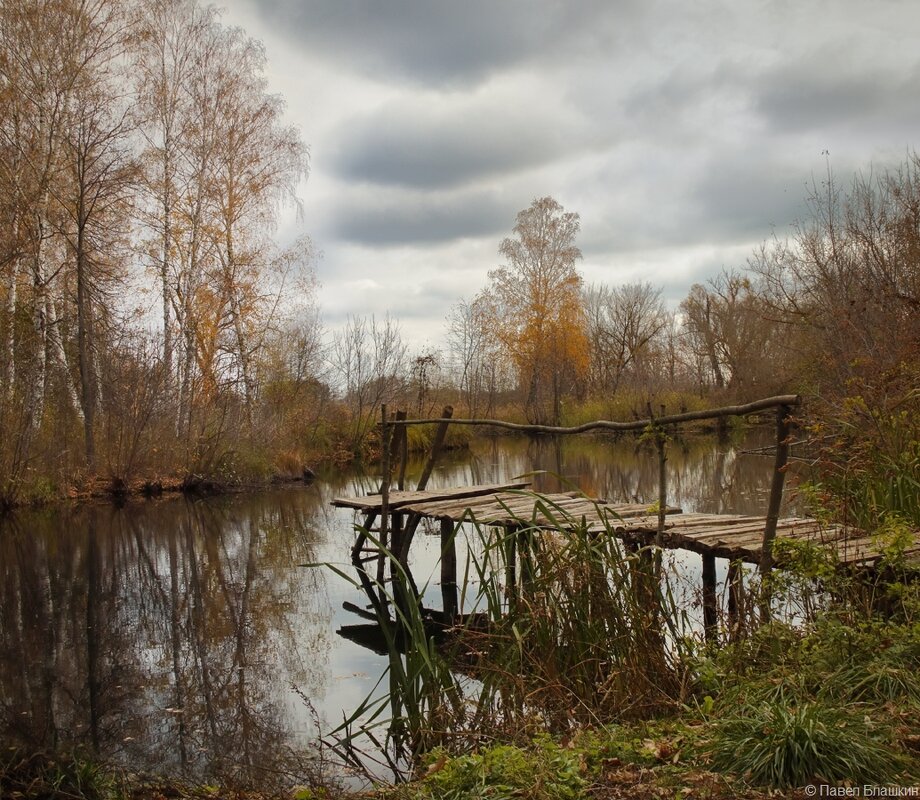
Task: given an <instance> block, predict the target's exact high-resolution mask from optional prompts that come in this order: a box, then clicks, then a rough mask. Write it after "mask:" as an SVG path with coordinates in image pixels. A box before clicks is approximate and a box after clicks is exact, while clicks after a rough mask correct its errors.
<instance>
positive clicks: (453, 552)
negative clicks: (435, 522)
mask: <svg viewBox="0 0 920 800" xmlns="http://www.w3.org/2000/svg"><path fill="white" fill-rule="evenodd" d="M456 536H457V533H456V530H455V529H454V523H453V521H452V520H451V519H450V517H443V518H442V519H441V597H442V599H443V605H444V622H445V623H447V624H449V625H452V624H453V622H454V619H455V618H456V616H457V542H456Z"/></svg>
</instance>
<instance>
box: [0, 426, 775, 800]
mask: <svg viewBox="0 0 920 800" xmlns="http://www.w3.org/2000/svg"><path fill="white" fill-rule="evenodd" d="M771 438H772V430H769V429H767V430H753V431H750V432H748V433H747V434H746V435H745V436H744V437H743V438H741V439H739V440H732V441H730V442H729V441H722V442H719V441H717V440H716V439H715V438H687V439H684V440H677V441H675V442H673V443H672V444H671V446H670V455H669V460H668V471H669V478H668V482H669V493H668V499H669V502H670V503H672V504H677V505H680V506H682V507H683V509H684V510H685V511H705V512H734V513H752V514H762V513H763V512H764V510H765V507H766V499H767V493H768V489H769V482H770V473H771V467H772V454H768V455H767V456H764V455H763V454H757V453H750V452H746V451H749V450H754V449H756V448H759V447H762V446H764V445H769V444H770V443H771ZM415 468H416V473H417V472H420V464H416V465H415ZM534 470H545V471H546V473H545V474H538V475H535V476H534V486H535V488H536V489H538V490H544V491H556V490H560V489H568V488H572V487H576V488H580V489H582V490H584V491H585V492H586V493H588V494H590V495H593V496H596V497H602V498H608V499H611V500H624V501H625V500H632V499H634V498H636V499H638V500H639V501H641V502H646V501H647V502H653V501H654V500H655V499H656V498H657V463H656V460H655V456H654V454H653V452H652V451H651V450H650V449H648V448H647V447H644V446H639V445H638V444H637V443H636V441H635V440H624V441H621V442H618V443H615V444H614V443H611V442H604V441H600V440H597V439H591V438H570V439H567V440H563V441H561V442H559V441H552V440H548V439H544V440H537V441H529V440H525V439H512V438H497V439H481V440H478V441H476V442H474V444H473V447H472V449H471V450H470V451H469V452H462V453H452V454H449V456H447V457H445V459H444V461H443V463H442V465H441V466H440V467H439V468H437V469H436V470H435V473H434V475H433V476H432V479H431V482H430V484H429V488H437V487H446V486H460V485H465V484H472V483H493V482H501V481H505V480H508V479H510V478H512V477H514V476H517V475H521V474H524V473H529V472H532V471H534ZM410 472H411V466H410ZM377 482H378V478H377V477H376V476H373V475H370V474H366V473H359V472H356V471H353V472H350V473H343V474H329V475H326V476H324V477H323V478H321V479H320V480H318V481H317V482H316V483H315V484H314V485H312V486H310V487H300V488H296V489H295V488H289V489H283V490H276V491H266V492H260V493H254V494H245V495H232V496H223V497H214V498H206V499H188V498H175V499H169V500H160V501H150V502H133V503H129V504H128V505H126V506H125V507H123V508H115V507H113V506H107V505H88V506H79V507H67V506H62V507H59V508H54V509H51V510H44V511H41V512H28V513H25V512H24V513H18V514H16V515H14V516H12V517H7V518H5V519H3V520H0V643H2V649H0V741H3V742H9V743H15V744H23V745H25V746H27V747H29V748H34V749H43V750H69V749H72V748H74V747H80V748H84V749H86V750H88V751H95V752H97V753H98V754H99V755H100V756H102V757H103V758H106V759H109V760H113V761H115V762H118V763H123V764H125V765H127V766H129V767H130V768H131V769H133V770H149V771H155V772H159V773H170V774H173V775H184V776H187V777H189V778H193V779H196V780H205V779H208V778H221V779H223V780H228V779H233V778H235V779H237V780H241V781H256V782H258V783H260V784H263V785H265V784H267V783H273V782H276V781H277V782H282V783H283V782H287V781H291V782H296V781H297V780H298V779H302V778H303V776H304V775H305V774H309V769H310V767H309V765H308V761H309V758H310V756H311V755H312V754H311V749H312V748H311V745H312V743H314V742H315V741H316V739H317V736H318V734H319V733H321V732H322V733H325V732H328V731H329V730H330V729H331V728H333V727H335V726H336V725H337V724H338V723H339V722H341V720H342V718H343V713H345V714H347V713H350V711H351V710H352V709H354V708H356V707H357V706H358V705H359V704H360V702H361V701H362V700H363V699H364V698H365V697H366V696H367V695H368V693H369V692H371V691H372V690H373V689H374V687H375V685H376V684H377V681H378V680H379V678H380V676H381V674H382V673H383V670H384V668H385V666H386V659H385V658H383V657H380V656H378V655H376V654H374V653H373V652H371V651H369V650H367V649H364V648H362V647H360V646H358V645H356V644H354V643H352V642H350V641H348V640H346V639H344V638H342V637H340V636H337V635H336V630H337V628H339V627H340V626H341V625H343V624H349V623H354V622H359V621H360V620H358V619H356V617H355V616H354V615H353V614H352V613H349V612H348V611H346V610H344V609H343V608H342V604H343V602H345V601H349V602H352V603H355V604H361V605H365V604H366V599H365V598H364V597H363V596H362V595H361V594H360V592H359V591H357V590H356V589H355V588H354V587H353V586H351V585H350V584H349V583H348V582H347V581H345V580H342V579H341V578H340V577H338V576H337V575H336V574H335V573H334V572H333V571H331V570H328V569H322V568H319V569H318V568H309V567H303V566H301V565H304V564H307V563H314V562H338V563H340V564H341V563H343V562H347V560H348V552H349V549H350V546H351V543H352V541H353V536H354V533H353V525H354V523H355V518H354V515H353V513H352V512H350V511H347V510H344V509H333V508H332V507H331V506H330V504H329V503H330V500H331V499H332V498H333V497H334V496H338V495H344V494H364V493H368V492H372V491H375V490H376V487H377ZM409 482H410V483H411V480H410V481H409ZM438 546H439V545H438V540H437V539H436V538H435V537H427V536H417V537H416V541H415V543H414V544H413V552H412V554H411V557H410V564H411V566H412V568H413V572H414V574H415V575H416V579H417V581H418V583H419V584H420V585H424V584H425V583H426V582H427V581H428V579H429V577H430V576H431V575H432V574H434V575H437V569H436V561H437V553H438ZM461 549H462V548H461ZM677 565H678V569H679V570H681V571H683V573H684V574H685V576H686V577H687V580H688V583H691V584H692V583H693V582H694V580H695V578H696V576H697V575H698V574H699V559H698V557H697V556H693V555H691V554H686V557H685V556H680V557H679V558H678V560H677ZM347 569H350V567H348V568H347ZM435 583H436V579H435V578H432V579H431V585H432V587H433V588H432V590H431V592H430V594H431V595H432V602H431V603H430V604H431V605H437V602H438V601H437V600H436V599H435V598H436V596H437V594H438V593H437V591H436V586H435ZM427 602H428V598H427V596H426V603H427Z"/></svg>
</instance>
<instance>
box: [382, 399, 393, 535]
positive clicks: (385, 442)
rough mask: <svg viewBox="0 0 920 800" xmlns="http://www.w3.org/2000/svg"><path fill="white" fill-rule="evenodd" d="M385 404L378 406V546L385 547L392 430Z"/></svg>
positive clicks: (387, 524) (387, 525)
mask: <svg viewBox="0 0 920 800" xmlns="http://www.w3.org/2000/svg"><path fill="white" fill-rule="evenodd" d="M387 423H388V420H387V406H386V403H384V404H383V405H381V406H380V448H381V453H380V456H381V465H380V471H381V472H382V473H383V478H382V479H381V481H380V544H382V545H383V546H384V547H386V546H387V533H388V531H389V525H390V433H391V431H392V428H391V427H390V425H388V424H387Z"/></svg>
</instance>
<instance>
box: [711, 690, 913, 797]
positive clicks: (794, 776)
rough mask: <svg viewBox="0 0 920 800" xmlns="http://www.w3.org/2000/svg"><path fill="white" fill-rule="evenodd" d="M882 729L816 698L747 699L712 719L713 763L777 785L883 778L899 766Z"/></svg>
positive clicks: (756, 782) (780, 786)
mask: <svg viewBox="0 0 920 800" xmlns="http://www.w3.org/2000/svg"><path fill="white" fill-rule="evenodd" d="M884 734H885V731H884V730H883V729H880V728H879V727H878V726H876V725H875V724H874V723H873V722H872V721H871V719H870V718H869V717H868V716H867V715H864V714H860V713H854V712H850V711H846V710H844V709H842V708H835V707H832V706H830V705H827V704H825V703H823V702H820V701H813V702H804V703H801V704H798V705H789V704H787V703H786V702H783V701H782V700H781V699H775V700H773V701H763V702H759V703H753V704H746V705H742V706H740V707H737V708H736V710H735V711H734V713H732V714H731V715H730V716H728V717H726V718H724V719H723V720H722V721H721V722H719V723H717V724H716V726H715V737H714V742H713V746H712V750H711V758H712V766H713V768H715V769H716V770H722V771H725V772H730V773H735V774H737V775H740V776H742V777H744V778H745V779H746V780H749V781H751V782H752V783H755V784H758V785H767V786H773V787H778V788H788V787H792V786H802V785H804V784H806V783H808V782H809V781H814V780H820V781H822V782H825V783H836V782H842V781H853V782H854V783H862V782H872V783H884V782H886V781H888V780H890V779H892V778H894V776H895V775H896V774H897V772H898V770H899V767H900V766H901V764H900V759H899V757H898V755H897V753H896V750H895V748H894V746H893V744H892V742H891V741H890V738H889V737H887V736H885V735H884Z"/></svg>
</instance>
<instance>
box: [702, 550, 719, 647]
mask: <svg viewBox="0 0 920 800" xmlns="http://www.w3.org/2000/svg"><path fill="white" fill-rule="evenodd" d="M703 629H704V631H705V632H706V642H707V644H716V643H717V641H718V638H719V604H718V601H717V599H716V559H715V556H713V555H712V554H710V553H704V554H703Z"/></svg>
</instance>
